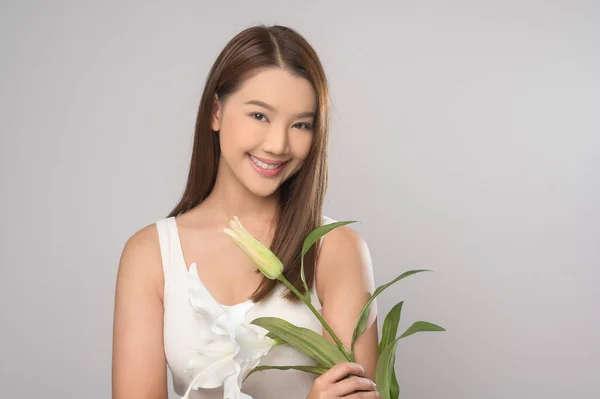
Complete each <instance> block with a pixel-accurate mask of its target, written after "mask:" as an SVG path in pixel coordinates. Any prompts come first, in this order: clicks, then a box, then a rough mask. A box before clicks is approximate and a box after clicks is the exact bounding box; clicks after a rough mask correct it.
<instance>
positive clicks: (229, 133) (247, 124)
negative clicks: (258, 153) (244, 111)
mask: <svg viewBox="0 0 600 399" xmlns="http://www.w3.org/2000/svg"><path fill="white" fill-rule="evenodd" d="M255 130H256V126H255V125H254V124H253V123H252V121H248V120H247V117H246V118H245V116H244V115H242V116H236V117H230V118H228V119H227V120H224V121H223V126H222V128H221V143H222V144H221V145H222V147H223V151H224V152H233V151H235V152H238V151H247V150H249V149H250V148H252V147H253V146H255V144H256V143H254V142H253V141H254V139H253V138H256V137H258V135H257V134H256V133H257V132H256V131H255Z"/></svg>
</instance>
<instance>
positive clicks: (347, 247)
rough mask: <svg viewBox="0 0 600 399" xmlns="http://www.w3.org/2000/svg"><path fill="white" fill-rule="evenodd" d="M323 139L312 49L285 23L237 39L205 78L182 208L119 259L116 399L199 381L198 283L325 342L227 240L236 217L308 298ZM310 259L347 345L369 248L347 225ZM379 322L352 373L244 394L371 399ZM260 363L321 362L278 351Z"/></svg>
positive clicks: (261, 378)
mask: <svg viewBox="0 0 600 399" xmlns="http://www.w3.org/2000/svg"><path fill="white" fill-rule="evenodd" d="M327 141H328V86H327V80H326V76H325V73H324V71H323V68H322V66H321V63H320V61H319V58H318V57H317V54H316V53H315V51H314V50H313V48H312V47H311V46H310V45H309V44H308V43H307V42H306V40H305V39H304V38H303V37H302V36H300V35H299V34H298V33H296V32H295V31H294V30H292V29H290V28H286V27H283V26H271V27H266V26H255V27H252V28H248V29H246V30H244V31H242V32H240V33H239V34H238V35H236V36H235V37H234V38H233V39H232V40H231V41H230V42H229V43H228V44H227V45H226V47H225V48H224V49H223V51H222V52H221V53H220V55H219V56H218V58H217V60H216V61H215V63H214V65H213V67H212V69H211V71H210V73H209V76H208V79H207V81H206V86H205V88H204V92H203V95H202V98H201V101H200V107H199V110H198V115H197V122H196V129H195V137H194V144H193V152H192V157H191V164H190V169H189V175H188V182H187V186H186V188H185V192H184V194H183V197H182V199H181V201H180V202H179V204H178V205H177V206H176V207H175V208H174V209H173V211H172V212H171V213H170V214H169V215H168V217H166V218H164V219H161V220H159V221H157V222H156V223H153V224H151V225H149V226H146V227H144V228H142V229H141V230H139V231H137V232H136V233H135V234H133V236H132V237H131V238H130V239H129V240H128V241H127V243H126V244H125V247H124V249H123V253H122V256H121V260H120V264H119V271H118V276H117V286H116V295H115V315H114V337H113V341H114V343H113V399H138V398H139V399H142V398H143V399H153V398H156V399H165V398H167V372H166V371H167V366H168V367H169V369H170V370H171V373H172V377H173V382H174V388H175V391H176V392H177V393H178V394H179V395H183V394H184V393H185V392H186V390H187V388H188V386H189V385H190V382H191V381H192V380H193V377H194V375H193V374H191V373H190V372H189V369H188V365H189V363H190V359H191V358H192V356H194V354H195V353H196V352H195V351H194V350H193V349H192V348H191V347H192V341H193V339H194V337H195V336H196V335H197V334H199V333H200V332H201V331H202V329H203V328H204V329H207V328H208V327H207V326H206V325H203V324H202V322H200V321H199V320H200V319H198V318H197V317H196V316H195V314H194V309H192V307H191V306H190V303H189V302H188V301H189V297H188V295H189V291H188V290H189V286H188V284H189V282H190V281H200V283H199V284H200V285H201V288H202V290H203V291H202V292H203V294H202V295H204V297H203V298H201V299H200V300H201V301H207V302H206V303H212V304H216V305H217V306H219V307H221V309H232V307H235V306H241V305H243V304H250V303H251V304H252V305H251V306H250V308H251V309H250V310H249V311H248V313H247V314H246V315H245V321H246V322H250V321H251V320H253V319H255V318H257V317H261V316H275V317H282V318H284V319H286V320H288V321H289V322H291V323H293V324H296V325H300V326H304V327H307V328H311V329H313V330H315V331H317V332H319V333H322V334H324V336H325V337H326V338H327V339H329V340H331V337H330V336H329V334H327V332H324V331H323V329H322V326H321V325H320V323H319V322H318V320H317V319H316V317H314V315H313V314H312V313H310V311H309V309H308V308H307V307H306V305H304V304H303V303H302V302H299V301H298V300H297V298H296V297H295V296H294V295H293V294H292V293H291V292H289V290H287V288H286V287H285V286H283V284H281V283H277V281H276V280H269V279H266V278H264V277H263V276H262V274H259V273H257V271H256V268H255V267H254V266H253V265H252V264H251V263H250V261H249V259H248V258H247V257H246V256H245V255H244V254H243V253H242V252H241V251H240V250H239V249H238V248H237V247H236V246H235V244H234V243H233V241H232V240H231V239H230V238H229V237H228V236H227V235H226V234H224V233H223V228H225V227H227V222H228V220H230V219H232V218H233V217H234V216H238V217H239V218H240V220H241V222H242V223H243V224H244V226H245V227H246V229H247V230H248V231H249V232H250V233H252V234H253V235H254V236H255V237H257V238H259V239H260V240H261V241H262V242H263V243H265V244H267V245H269V246H270V248H271V249H272V250H273V252H274V253H275V254H276V255H277V256H278V257H279V258H280V259H281V260H282V262H283V264H284V265H285V268H284V274H285V275H286V277H287V279H288V280H289V281H290V282H292V283H293V284H294V285H295V286H296V288H297V289H298V290H300V291H301V292H304V289H303V288H302V282H301V279H300V251H301V247H302V242H303V240H304V238H305V237H306V236H307V234H308V233H309V232H310V231H312V230H313V229H315V228H316V227H318V226H319V225H321V224H323V223H324V222H325V221H327V220H328V219H327V218H326V217H324V216H323V214H322V208H323V199H324V196H325V191H326V185H327ZM304 262H305V263H304V264H305V274H306V278H307V283H308V286H309V289H310V291H311V295H312V298H313V304H314V305H315V306H316V307H317V309H320V311H321V313H322V315H323V317H324V319H325V320H326V321H327V322H328V323H329V325H330V326H331V327H332V329H333V330H334V331H335V332H336V334H337V335H338V337H339V338H340V339H341V341H342V342H343V344H344V345H345V346H346V347H347V348H349V346H350V342H351V339H352V332H353V329H354V326H355V323H356V320H357V318H358V314H359V313H360V311H361V309H362V307H363V306H364V305H365V303H366V302H367V300H368V298H369V296H370V294H371V293H372V292H373V273H372V267H371V263H370V256H369V253H368V249H367V247H366V245H365V243H364V241H363V240H362V239H361V238H360V236H359V235H358V234H357V233H355V231H354V230H352V229H351V228H349V227H339V228H337V229H335V230H333V231H332V232H330V233H329V234H327V235H326V236H325V237H324V239H323V240H322V242H320V243H317V245H315V246H314V247H313V248H312V249H311V250H310V251H309V252H308V254H307V255H306V256H305V260H304ZM192 264H193V266H194V267H191V266H192ZM284 288H285V289H284ZM376 315H377V310H376V307H375V306H374V307H373V310H372V314H371V317H370V320H369V327H368V328H367V331H366V332H365V334H364V335H363V336H362V337H361V338H360V339H359V340H358V341H357V343H356V346H355V353H356V363H343V364H339V365H336V366H335V367H333V368H332V369H331V370H329V371H328V372H326V373H324V374H323V375H321V376H318V377H317V376H316V375H314V374H310V373H306V372H301V371H294V370H286V371H279V370H267V371H260V372H257V373H254V374H252V375H251V376H250V377H249V378H248V379H247V380H246V381H245V382H244V383H243V385H242V386H241V390H242V392H244V393H246V394H248V395H251V396H252V397H253V398H254V399H306V398H310V399H317V398H319V399H324V398H339V397H348V398H375V397H377V396H378V394H377V390H376V387H375V385H374V383H373V380H374V378H375V365H376V362H377V342H378V336H377V322H376V320H377V317H376ZM196 350H198V348H196ZM200 351H202V348H200ZM261 364H268V365H300V364H306V365H311V364H314V363H313V362H312V360H311V359H309V358H307V357H306V356H304V355H303V354H301V353H300V352H298V351H296V350H294V349H293V348H291V347H290V346H289V345H279V346H276V347H274V348H272V349H271V351H270V352H269V353H268V354H267V355H266V356H265V357H264V358H263V359H262V361H261ZM348 375H352V376H351V377H350V378H344V377H346V376H348ZM190 397H191V398H198V399H211V398H223V387H209V388H200V389H198V390H192V391H191V394H190Z"/></svg>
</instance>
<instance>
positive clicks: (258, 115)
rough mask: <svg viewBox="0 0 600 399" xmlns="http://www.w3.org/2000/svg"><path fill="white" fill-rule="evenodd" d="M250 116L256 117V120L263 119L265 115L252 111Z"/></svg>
mask: <svg viewBox="0 0 600 399" xmlns="http://www.w3.org/2000/svg"><path fill="white" fill-rule="evenodd" d="M250 116H251V117H253V118H254V119H256V120H257V121H261V122H262V121H263V120H266V119H267V117H266V116H264V115H263V114H261V113H260V112H254V113H252V114H250Z"/></svg>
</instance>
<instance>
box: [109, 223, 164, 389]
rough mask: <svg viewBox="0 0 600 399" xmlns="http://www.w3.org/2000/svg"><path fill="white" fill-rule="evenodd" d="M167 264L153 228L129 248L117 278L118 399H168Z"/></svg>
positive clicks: (115, 366)
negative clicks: (165, 337)
mask: <svg viewBox="0 0 600 399" xmlns="http://www.w3.org/2000/svg"><path fill="white" fill-rule="evenodd" d="M163 281H164V280H163V273H162V261H161V256H160V246H159V243H158V232H157V230H156V227H155V226H154V225H150V226H147V227H145V228H143V229H141V230H140V231H138V232H137V233H135V234H134V235H133V236H132V237H131V238H130V239H129V240H128V241H127V243H126V244H125V248H124V249H123V253H122V255H121V260H120V263H119V270H118V274H117V283H116V292H115V309H114V326H113V359H112V397H113V399H166V398H167V371H166V360H165V355H164V344H163V313H164V308H163V300H162V291H163V289H162V284H163Z"/></svg>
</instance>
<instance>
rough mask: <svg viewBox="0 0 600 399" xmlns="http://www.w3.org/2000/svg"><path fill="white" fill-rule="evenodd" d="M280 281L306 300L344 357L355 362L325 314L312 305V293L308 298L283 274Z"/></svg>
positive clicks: (303, 300)
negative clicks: (324, 317)
mask: <svg viewBox="0 0 600 399" xmlns="http://www.w3.org/2000/svg"><path fill="white" fill-rule="evenodd" d="M279 281H281V282H282V283H283V284H285V286H286V287H288V288H289V289H290V291H292V292H293V293H294V294H296V296H297V297H298V298H300V299H301V300H302V302H304V303H305V304H306V306H308V308H309V309H310V311H311V312H313V314H314V315H315V316H316V317H317V319H319V321H320V322H321V325H323V327H324V328H325V330H327V332H328V333H329V335H331V338H333V340H334V341H335V343H336V344H337V347H338V349H339V350H340V352H342V354H343V355H344V357H345V358H346V359H348V361H350V362H353V361H354V356H352V355H351V354H349V353H348V351H347V350H346V348H345V347H344V345H343V344H342V341H340V339H339V338H338V336H337V335H335V333H334V332H333V330H332V329H331V327H329V324H327V322H326V321H325V319H323V316H321V314H320V313H319V312H318V311H317V309H315V307H314V306H313V305H312V302H311V301H310V296H309V295H310V294H309V293H308V292H307V296H309V297H308V298H307V297H305V296H304V295H302V294H301V293H300V292H299V291H298V290H297V289H296V287H294V286H293V285H292V283H290V282H289V281H288V280H287V279H286V278H285V277H284V276H283V274H282V275H281V276H280V277H279Z"/></svg>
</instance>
